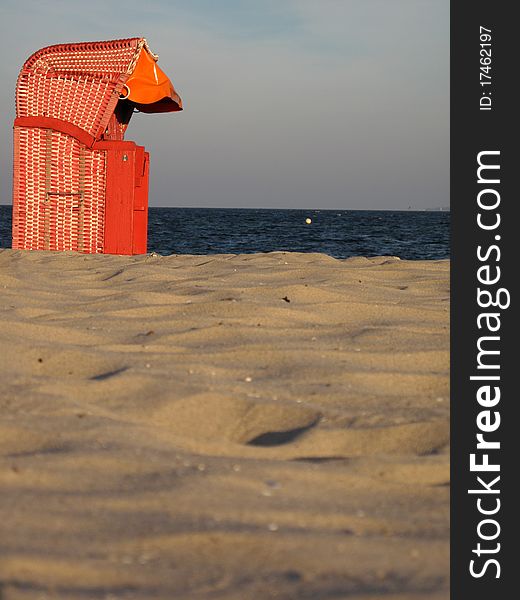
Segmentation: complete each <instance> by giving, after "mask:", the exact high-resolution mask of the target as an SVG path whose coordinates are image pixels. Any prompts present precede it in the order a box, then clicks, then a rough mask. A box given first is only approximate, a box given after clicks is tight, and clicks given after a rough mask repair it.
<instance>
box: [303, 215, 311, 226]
mask: <svg viewBox="0 0 520 600" xmlns="http://www.w3.org/2000/svg"><path fill="white" fill-rule="evenodd" d="M305 222H306V223H307V225H310V224H311V223H312V219H309V217H307V218H306V219H305Z"/></svg>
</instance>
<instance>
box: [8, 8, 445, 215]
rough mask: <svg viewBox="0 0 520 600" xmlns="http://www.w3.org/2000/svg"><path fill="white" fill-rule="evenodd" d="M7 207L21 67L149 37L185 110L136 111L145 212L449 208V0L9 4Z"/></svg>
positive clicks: (132, 135) (132, 130) (133, 128)
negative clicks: (143, 151)
mask: <svg viewBox="0 0 520 600" xmlns="http://www.w3.org/2000/svg"><path fill="white" fill-rule="evenodd" d="M0 33H1V35H0V50H1V56H2V57H3V60H2V61H1V62H0V81H1V82H2V85H1V86H0V110H1V113H2V118H1V119H0V140H1V143H0V203H3V204H9V203H10V201H11V200H10V198H11V179H12V130H11V127H12V121H13V119H14V116H15V113H14V92H15V84H16V78H17V75H18V72H19V70H20V68H21V66H22V64H23V63H24V61H25V60H26V59H27V58H28V57H29V56H30V55H31V54H32V53H33V52H34V51H35V50H37V49H38V48H41V47H43V46H48V45H50V44H55V43H63V42H80V41H95V40H106V39H117V38H124V37H146V38H147V40H148V43H149V45H150V47H151V49H152V50H153V51H154V52H155V53H157V54H159V66H160V67H161V69H162V70H163V71H164V72H165V73H166V74H167V75H168V76H169V77H170V79H171V80H172V82H173V83H174V85H175V88H176V90H177V91H178V92H179V94H180V95H181V97H182V99H183V103H184V111H183V112H180V113H169V114H159V115H144V114H136V115H134V116H133V118H132V121H131V123H130V126H129V128H128V130H127V134H126V139H129V140H133V141H136V142H137V143H139V144H141V145H145V146H146V148H147V150H148V151H149V152H150V154H151V174H150V205H152V206H196V207H239V208H241V207H243V208H248V207H257V208H318V209H320V208H321V209H325V208H342V209H349V208H350V209H389V210H393V209H406V208H408V207H410V206H411V207H413V208H417V209H422V208H433V207H440V206H448V205H449V0H319V1H317V0H220V1H214V0H213V1H212V0H189V1H186V0H182V1H180V0H139V1H137V0H128V1H127V2H117V1H113V0H81V1H78V0H40V1H36V0H0Z"/></svg>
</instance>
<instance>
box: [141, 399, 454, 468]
mask: <svg viewBox="0 0 520 600" xmlns="http://www.w3.org/2000/svg"><path fill="white" fill-rule="evenodd" d="M320 416H321V415H320V413H319V411H317V410H315V409H313V408H310V407H305V406H302V405H294V404H289V403H287V404H284V403H280V402H276V403H275V402H261V401H255V400H251V399H244V398H229V397H225V396H220V395H216V394H199V395H195V396H191V397H188V398H185V399H183V400H179V401H176V402H172V403H167V404H165V405H163V406H162V407H161V408H160V409H159V410H157V411H155V412H154V413H153V414H152V415H151V416H150V417H149V419H150V421H151V422H152V423H153V424H154V425H156V424H157V425H159V424H160V425H162V426H163V427H166V428H167V429H168V431H169V434H170V435H171V436H173V437H172V438H171V439H172V441H173V442H174V443H179V444H180V445H183V446H185V447H189V448H190V449H192V450H196V451H197V452H200V453H203V454H214V455H226V456H244V457H248V456H250V457H264V458H273V459H295V458H322V457H359V456H373V455H377V454H385V455H388V454H394V455H399V454H403V455H406V454H408V455H416V456H421V455H426V454H434V453H436V452H438V451H439V450H441V449H442V448H443V447H445V446H446V445H447V444H448V442H449V422H448V421H446V420H440V419H438V420H433V421H421V422H417V423H406V424H400V425H391V426H378V427H370V428H358V429H356V428H341V429H339V428H338V429H321V428H320V427H319V421H320ZM152 423H151V424H152Z"/></svg>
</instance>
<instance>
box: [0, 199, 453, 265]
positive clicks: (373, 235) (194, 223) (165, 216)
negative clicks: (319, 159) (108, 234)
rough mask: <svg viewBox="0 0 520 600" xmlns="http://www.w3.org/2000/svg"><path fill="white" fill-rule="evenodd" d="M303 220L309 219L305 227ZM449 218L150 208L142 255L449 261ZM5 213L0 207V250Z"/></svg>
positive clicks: (6, 241) (6, 228)
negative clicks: (277, 254) (284, 254)
mask: <svg viewBox="0 0 520 600" xmlns="http://www.w3.org/2000/svg"><path fill="white" fill-rule="evenodd" d="M306 218H310V219H312V223H311V224H310V225H307V224H306V222H305V219H306ZM449 228H450V213H449V212H415V211H402V212H397V211H350V210H271V209H234V208H150V213H149V228H148V251H149V252H157V253H159V254H215V253H232V254H235V253H250V252H270V251H272V250H288V251H293V252H323V253H325V254H329V255H330V256H334V257H336V258H347V257H349V256H380V255H391V256H399V257H400V258H405V259H440V258H448V257H449V253H450V248H449V243H450V240H449ZM10 245H11V207H10V206H0V247H1V248H8V247H10Z"/></svg>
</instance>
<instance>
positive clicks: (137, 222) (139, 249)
mask: <svg viewBox="0 0 520 600" xmlns="http://www.w3.org/2000/svg"><path fill="white" fill-rule="evenodd" d="M135 166H136V173H135V193H134V235H133V238H134V239H133V253H134V254H146V251H147V242H148V174H149V167H150V155H149V154H148V152H145V150H144V148H143V147H142V146H137V152H136V164H135Z"/></svg>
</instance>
